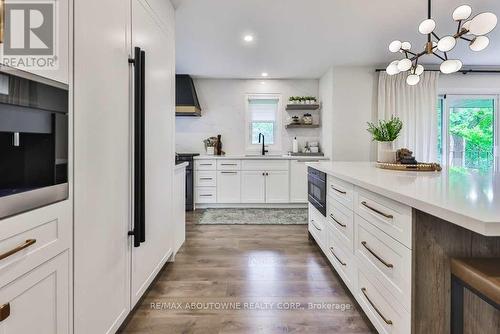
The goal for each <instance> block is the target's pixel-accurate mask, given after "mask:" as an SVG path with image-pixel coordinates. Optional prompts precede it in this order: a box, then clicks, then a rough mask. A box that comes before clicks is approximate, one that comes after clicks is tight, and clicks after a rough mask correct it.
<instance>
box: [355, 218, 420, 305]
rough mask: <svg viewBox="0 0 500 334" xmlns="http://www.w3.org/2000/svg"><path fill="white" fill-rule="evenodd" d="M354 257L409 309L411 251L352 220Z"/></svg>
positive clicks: (376, 229) (368, 224)
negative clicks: (354, 228)
mask: <svg viewBox="0 0 500 334" xmlns="http://www.w3.org/2000/svg"><path fill="white" fill-rule="evenodd" d="M355 219H356V237H355V239H356V245H355V254H356V258H357V260H358V263H359V265H360V268H363V270H365V271H366V272H367V274H369V275H370V277H375V278H376V279H377V280H378V281H379V282H380V283H381V284H382V285H383V286H384V287H385V288H386V289H387V290H388V291H389V292H390V293H391V294H392V295H393V296H394V298H395V299H397V300H399V301H400V302H401V304H403V306H404V307H405V308H406V309H407V310H408V311H409V310H410V308H411V261H412V258H411V250H410V249H408V248H406V247H405V246H403V245H402V244H401V243H399V242H397V241H396V240H394V239H393V238H391V237H389V236H388V235H387V234H385V233H383V232H382V231H380V230H379V229H378V228H376V227H375V226H373V225H372V224H370V223H368V222H367V221H365V220H364V219H363V218H361V217H359V216H356V218H355Z"/></svg>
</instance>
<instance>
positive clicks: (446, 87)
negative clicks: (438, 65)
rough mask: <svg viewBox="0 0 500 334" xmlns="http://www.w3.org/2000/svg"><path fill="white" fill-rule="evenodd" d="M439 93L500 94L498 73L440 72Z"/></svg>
mask: <svg viewBox="0 0 500 334" xmlns="http://www.w3.org/2000/svg"><path fill="white" fill-rule="evenodd" d="M438 91H439V93H440V94H500V74H484V73H470V74H466V75H463V74H461V73H456V74H448V75H445V74H441V75H440V77H439V85H438Z"/></svg>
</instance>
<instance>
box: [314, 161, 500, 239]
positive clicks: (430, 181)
mask: <svg viewBox="0 0 500 334" xmlns="http://www.w3.org/2000/svg"><path fill="white" fill-rule="evenodd" d="M307 165H308V166H310V167H313V168H316V169H318V170H320V171H322V172H325V173H327V174H328V175H332V176H335V177H338V178H339V179H342V180H344V181H347V182H350V183H352V184H354V185H356V186H359V187H361V188H365V189H367V190H370V191H373V192H375V193H379V194H381V195H383V196H386V197H388V198H390V199H393V200H395V201H397V202H400V203H403V204H406V205H408V206H411V207H413V208H415V209H417V210H420V211H423V212H426V213H428V214H431V215H433V216H436V217H439V218H441V219H443V220H446V221H449V222H451V223H453V224H456V225H459V226H462V227H464V228H466V229H468V230H471V231H474V232H477V233H479V234H482V235H486V236H500V173H498V172H480V171H476V170H471V169H464V168H453V167H452V168H444V169H443V170H442V171H441V172H406V171H392V170H384V169H380V168H377V167H375V164H374V163H371V162H330V161H328V162H314V163H307Z"/></svg>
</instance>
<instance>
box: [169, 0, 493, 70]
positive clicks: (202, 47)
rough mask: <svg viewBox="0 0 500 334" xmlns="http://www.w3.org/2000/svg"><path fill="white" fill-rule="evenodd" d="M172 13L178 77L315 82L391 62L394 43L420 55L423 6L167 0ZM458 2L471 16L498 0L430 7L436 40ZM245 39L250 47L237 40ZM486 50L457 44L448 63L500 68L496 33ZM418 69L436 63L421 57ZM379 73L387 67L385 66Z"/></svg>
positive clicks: (352, 0)
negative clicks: (335, 70) (336, 70)
mask: <svg viewBox="0 0 500 334" xmlns="http://www.w3.org/2000/svg"><path fill="white" fill-rule="evenodd" d="M172 2H173V4H174V6H175V8H176V54H177V73H187V74H191V75H194V76H199V77H213V78H254V77H259V76H260V74H261V73H262V72H268V73H269V77H270V78H319V77H320V76H321V75H322V74H323V73H325V71H326V70H327V69H328V68H329V67H330V66H332V65H373V66H377V65H382V64H385V63H387V62H389V61H391V60H393V58H394V57H395V55H394V54H391V53H390V52H389V51H388V45H389V43H390V42H391V41H392V40H394V39H400V40H402V41H405V40H407V41H410V42H411V43H412V45H413V47H412V50H413V51H421V49H422V46H423V44H424V43H425V41H426V37H425V36H423V35H420V34H419V32H418V25H419V24H420V22H421V21H422V20H423V19H425V18H426V16H427V1H425V0H172ZM464 3H468V4H470V5H471V6H472V8H473V15H475V14H477V13H480V12H483V11H492V12H493V13H495V14H496V15H497V16H499V17H500V0H467V1H466V0H434V1H433V18H434V19H435V20H436V22H437V28H436V30H435V31H436V33H437V34H438V35H440V36H444V35H447V34H453V33H454V32H455V31H456V29H457V27H456V23H454V21H453V20H452V18H451V14H452V12H453V10H454V9H455V8H456V7H457V6H459V5H462V4H464ZM247 33H251V34H253V35H254V36H255V41H254V42H253V43H252V44H250V45H248V44H245V43H244V42H243V39H242V38H243V36H244V35H245V34H247ZM489 38H490V40H491V43H490V46H489V47H488V48H487V49H486V50H484V51H482V52H478V53H475V52H473V51H470V50H469V49H468V44H467V42H466V41H461V42H460V43H459V46H457V47H456V48H455V49H454V50H453V51H452V52H450V53H449V57H450V58H459V59H461V60H463V62H464V64H465V65H476V66H477V65H485V66H499V65H500V26H497V28H496V29H495V30H494V31H493V32H492V33H490V34H489ZM422 62H423V63H436V62H435V61H434V59H432V58H430V57H425V58H423V59H422ZM384 67H385V65H384Z"/></svg>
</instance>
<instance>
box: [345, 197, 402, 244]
mask: <svg viewBox="0 0 500 334" xmlns="http://www.w3.org/2000/svg"><path fill="white" fill-rule="evenodd" d="M354 211H356V213H357V214H358V215H360V216H361V217H363V218H364V219H366V220H367V221H368V222H370V223H372V224H373V225H375V226H377V227H378V228H379V229H381V230H382V231H384V232H385V233H387V234H388V235H390V236H391V237H393V238H394V239H396V240H397V241H399V242H401V243H402V244H403V245H405V246H406V247H408V248H410V249H411V248H412V244H411V234H412V219H411V218H412V215H411V207H409V206H406V205H404V204H401V203H398V202H395V201H393V200H391V199H388V198H386V197H384V196H381V195H378V194H375V193H372V192H370V191H367V190H364V189H360V188H357V191H356V203H355V208H354Z"/></svg>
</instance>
